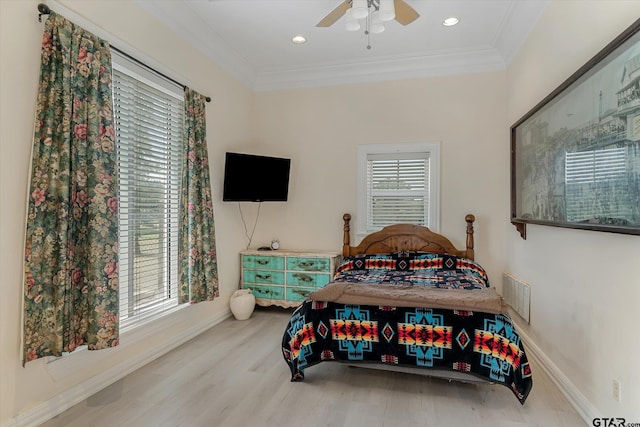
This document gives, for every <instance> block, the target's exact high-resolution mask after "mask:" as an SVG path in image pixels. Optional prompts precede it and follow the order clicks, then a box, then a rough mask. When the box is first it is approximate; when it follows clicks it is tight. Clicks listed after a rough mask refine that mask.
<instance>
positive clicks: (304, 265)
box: [287, 257, 331, 272]
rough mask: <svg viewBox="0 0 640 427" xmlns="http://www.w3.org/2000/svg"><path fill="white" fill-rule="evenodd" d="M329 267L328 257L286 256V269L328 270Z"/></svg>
mask: <svg viewBox="0 0 640 427" xmlns="http://www.w3.org/2000/svg"><path fill="white" fill-rule="evenodd" d="M330 268H331V262H330V260H329V258H304V257H287V270H295V271H326V272H329V270H330Z"/></svg>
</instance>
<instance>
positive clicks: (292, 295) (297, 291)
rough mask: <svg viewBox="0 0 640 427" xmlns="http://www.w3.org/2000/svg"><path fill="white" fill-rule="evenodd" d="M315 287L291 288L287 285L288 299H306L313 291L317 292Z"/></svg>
mask: <svg viewBox="0 0 640 427" xmlns="http://www.w3.org/2000/svg"><path fill="white" fill-rule="evenodd" d="M315 291H317V289H314V288H290V287H288V286H287V290H286V295H287V301H300V302H302V301H304V300H306V299H307V298H309V295H311V292H315Z"/></svg>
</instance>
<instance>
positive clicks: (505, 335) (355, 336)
mask: <svg viewBox="0 0 640 427" xmlns="http://www.w3.org/2000/svg"><path fill="white" fill-rule="evenodd" d="M343 219H344V237H343V251H342V255H343V258H342V261H341V263H340V266H339V267H338V269H337V270H336V274H335V276H334V278H333V281H332V282H331V283H329V284H328V285H327V286H325V287H324V288H322V289H320V290H318V291H316V292H314V293H312V294H311V295H310V296H309V298H308V299H307V300H306V301H305V302H304V303H302V304H301V305H300V306H299V307H298V308H297V309H296V310H295V311H294V312H293V314H292V316H291V318H290V320H289V322H288V324H287V327H286V329H285V332H284V335H283V338H282V353H283V356H284V359H285V361H286V362H287V364H288V365H289V368H290V370H291V381H302V380H304V376H305V370H306V369H307V368H309V367H311V366H314V365H318V364H319V363H321V362H325V361H337V362H343V363H348V364H349V365H353V366H363V367H376V368H379V369H388V370H397V371H402V372H414V373H423V374H426V375H433V376H440V377H442V376H444V377H445V378H448V379H450V380H461V381H470V382H482V383H494V384H501V385H503V386H506V387H508V388H509V389H510V390H511V391H512V393H513V394H514V395H515V396H516V398H517V399H518V400H519V401H520V403H521V404H524V402H525V400H526V399H527V396H528V395H529V392H530V391H531V388H532V385H533V381H532V377H531V367H530V365H529V362H528V360H527V356H526V353H525V351H524V347H523V344H522V340H521V339H520V337H519V335H518V333H517V332H516V330H515V328H514V326H513V323H512V321H511V319H510V318H509V316H508V315H507V314H506V307H505V304H504V301H503V300H502V298H501V297H500V295H498V294H497V292H496V291H495V288H492V287H490V286H489V281H488V277H487V274H486V272H485V270H484V269H483V268H482V266H480V265H479V264H478V263H477V262H476V261H475V260H474V255H475V253H474V236H473V233H474V230H473V223H474V221H475V217H474V216H473V215H471V214H469V215H467V216H466V217H465V221H466V248H465V249H463V250H458V249H457V248H456V247H455V246H454V245H453V244H452V243H451V241H450V240H449V239H448V238H446V237H445V236H443V235H441V234H438V233H435V232H432V231H431V230H429V229H428V228H426V227H422V226H417V225H409V224H398V225H391V226H388V227H385V228H383V229H382V230H380V231H378V232H375V233H372V234H370V235H368V236H367V237H365V238H364V239H363V240H362V241H361V243H360V244H359V245H357V246H351V245H350V241H351V238H350V220H351V216H350V215H349V214H345V215H344V216H343ZM318 369H319V368H318Z"/></svg>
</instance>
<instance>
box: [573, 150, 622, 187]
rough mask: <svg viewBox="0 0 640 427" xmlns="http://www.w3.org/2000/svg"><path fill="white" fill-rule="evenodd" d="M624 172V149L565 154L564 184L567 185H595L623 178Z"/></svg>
mask: <svg viewBox="0 0 640 427" xmlns="http://www.w3.org/2000/svg"><path fill="white" fill-rule="evenodd" d="M626 172H627V170H626V158H625V149H624V148H608V149H604V150H590V151H578V152H574V153H567V154H566V167H565V182H566V183H568V184H574V183H576V184H579V183H588V182H591V183H595V182H599V181H608V180H611V179H618V178H623V177H624V176H625V174H626Z"/></svg>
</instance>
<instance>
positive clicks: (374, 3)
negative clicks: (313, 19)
mask: <svg viewBox="0 0 640 427" xmlns="http://www.w3.org/2000/svg"><path fill="white" fill-rule="evenodd" d="M366 1H367V5H368V7H373V8H375V9H376V10H378V9H379V8H380V0H366ZM352 3H353V0H344V1H343V2H342V3H340V5H338V7H336V8H335V9H333V10H332V11H331V12H329V14H328V15H327V16H325V17H324V18H323V19H322V20H321V21H320V22H318V23H317V24H316V27H330V26H331V25H333V24H334V23H335V22H336V21H337V20H338V19H340V18H342V16H343V15H345V14H346V13H347V11H348V10H349V9H351V6H352ZM394 7H395V18H394V19H395V20H396V21H398V22H399V23H400V24H402V25H408V24H410V23H412V22H413V21H415V20H416V19H418V17H419V16H420V14H419V13H418V12H416V11H415V9H414V8H412V7H411V6H409V5H408V4H407V3H405V2H404V0H394Z"/></svg>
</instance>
